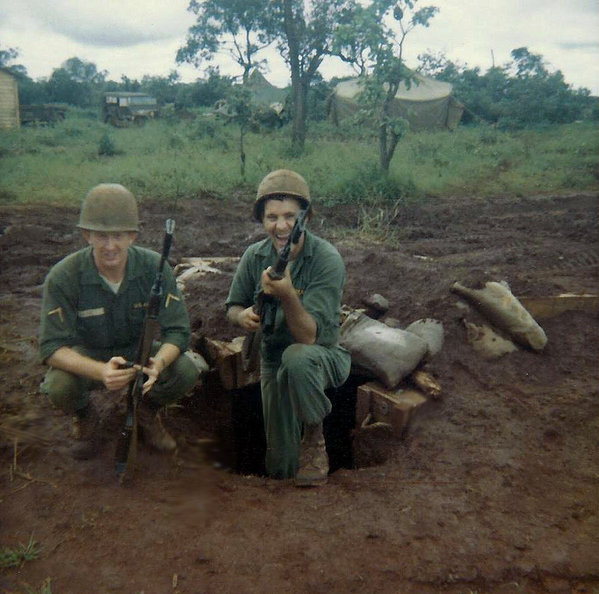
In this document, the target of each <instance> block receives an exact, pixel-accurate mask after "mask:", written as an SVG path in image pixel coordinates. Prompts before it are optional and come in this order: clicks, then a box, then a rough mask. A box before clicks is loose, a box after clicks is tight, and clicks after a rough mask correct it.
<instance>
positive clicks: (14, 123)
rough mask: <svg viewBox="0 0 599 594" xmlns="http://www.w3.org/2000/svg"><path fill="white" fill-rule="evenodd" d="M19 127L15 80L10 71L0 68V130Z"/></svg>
mask: <svg viewBox="0 0 599 594" xmlns="http://www.w3.org/2000/svg"><path fill="white" fill-rule="evenodd" d="M20 126H21V121H20V117H19V87H18V85H17V79H16V77H15V75H14V74H13V73H12V72H10V70H7V69H6V68H0V130H1V129H4V130H10V129H11V128H19V127H20Z"/></svg>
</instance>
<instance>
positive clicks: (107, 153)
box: [98, 132, 117, 157]
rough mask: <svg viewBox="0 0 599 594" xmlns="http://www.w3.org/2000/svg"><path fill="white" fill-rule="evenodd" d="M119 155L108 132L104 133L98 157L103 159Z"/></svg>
mask: <svg viewBox="0 0 599 594" xmlns="http://www.w3.org/2000/svg"><path fill="white" fill-rule="evenodd" d="M116 154H117V149H116V146H115V144H114V142H113V141H112V139H111V138H110V136H109V135H108V132H104V134H102V138H100V146H99V147H98V155H100V156H101V157H114V156H115V155H116Z"/></svg>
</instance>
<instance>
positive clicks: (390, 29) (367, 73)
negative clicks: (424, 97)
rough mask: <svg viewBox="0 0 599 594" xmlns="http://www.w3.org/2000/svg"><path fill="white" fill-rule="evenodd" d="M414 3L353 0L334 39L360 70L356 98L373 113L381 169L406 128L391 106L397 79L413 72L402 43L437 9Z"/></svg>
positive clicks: (409, 81)
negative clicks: (362, 2)
mask: <svg viewBox="0 0 599 594" xmlns="http://www.w3.org/2000/svg"><path fill="white" fill-rule="evenodd" d="M417 2H418V0H400V1H399V2H397V1H396V0H373V1H372V2H371V3H370V4H369V5H367V6H364V5H363V4H361V3H360V2H354V6H353V8H352V9H351V10H349V11H348V12H347V13H346V15H345V16H344V22H343V24H342V26H341V27H340V28H339V31H338V34H337V36H336V39H335V43H334V50H335V53H336V55H338V56H339V57H341V58H342V59H343V60H345V61H347V62H350V63H351V62H353V63H356V64H357V65H358V67H359V69H360V71H361V73H362V75H361V77H360V83H361V85H362V87H363V92H362V93H361V98H360V99H361V101H362V103H363V105H364V107H365V110H367V111H368V112H369V113H370V114H372V115H373V116H374V117H375V121H376V125H377V127H378V137H379V162H380V166H381V169H382V171H383V172H385V173H387V172H388V171H389V165H390V163H391V159H392V158H393V155H394V153H395V149H396V148H397V144H398V142H399V141H400V140H401V138H402V136H403V135H404V133H405V131H406V129H407V122H406V120H404V119H403V118H398V117H395V116H394V114H393V109H392V106H393V101H394V99H395V95H396V94H397V91H398V89H399V86H400V84H401V83H402V82H403V83H404V84H405V85H406V86H408V87H409V86H410V85H411V84H412V83H413V80H414V74H413V72H412V71H410V70H409V69H408V68H407V67H406V65H405V63H404V58H403V49H404V43H405V40H406V37H407V35H408V34H409V33H410V32H411V31H413V30H414V29H415V28H416V27H419V26H421V27H428V26H429V22H430V20H431V19H432V18H433V17H434V16H435V14H436V13H437V12H438V8H436V7H434V6H426V7H423V8H420V9H417V8H416V4H417ZM393 21H394V24H393V26H392V25H391V23H392V22H393Z"/></svg>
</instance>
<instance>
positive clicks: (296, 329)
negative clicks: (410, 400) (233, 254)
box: [226, 169, 351, 486]
mask: <svg viewBox="0 0 599 594" xmlns="http://www.w3.org/2000/svg"><path fill="white" fill-rule="evenodd" d="M309 204H310V191H309V188H308V185H307V183H306V181H305V180H304V178H303V177H301V176H300V175H299V174H297V173H295V172H293V171H289V170H286V169H280V170H277V171H273V172H271V173H270V174H268V175H267V176H266V177H265V178H264V179H263V180H262V182H261V184H260V186H259V187H258V192H257V198H256V202H255V204H254V211H253V214H254V218H255V219H256V220H257V221H259V222H261V223H262V225H263V226H264V230H265V231H266V233H267V235H268V237H267V238H266V239H264V240H262V241H259V242H257V243H255V244H253V245H251V246H250V247H249V248H248V249H247V250H246V251H245V253H244V254H243V256H242V258H241V261H240V263H239V266H238V268H237V270H236V272H235V276H234V278H233V282H232V284H231V288H230V291H229V295H228V298H227V301H226V306H227V317H228V319H229V320H230V321H232V322H234V323H236V324H238V325H239V326H241V327H242V328H244V329H245V330H248V331H250V332H251V331H256V330H257V329H258V327H259V325H260V318H259V316H258V315H257V314H256V313H255V312H254V310H253V308H252V306H253V304H254V302H255V300H256V297H257V295H258V293H259V292H260V291H261V290H263V291H264V293H265V294H267V295H271V296H273V297H275V298H276V299H277V300H278V310H277V314H276V318H275V328H274V331H273V332H272V333H271V334H268V335H264V336H263V338H262V342H261V347H260V377H261V389H262V408H263V413H264V427H265V432H266V444H267V452H266V470H267V472H268V474H269V475H270V476H272V477H274V478H281V479H285V478H295V483H296V485H298V486H317V485H321V484H323V483H325V482H326V480H327V475H328V470H329V464H328V457H327V453H326V447H325V440H324V436H323V426H322V422H323V419H324V418H325V417H326V416H327V415H328V414H329V413H330V412H331V402H330V400H329V399H328V398H327V396H326V394H325V390H326V389H327V388H330V387H337V386H340V385H341V384H343V383H344V382H345V380H346V379H347V377H348V375H349V372H350V365H351V360H350V355H349V353H348V352H347V351H346V350H344V349H343V348H342V347H340V346H339V344H338V340H339V324H340V314H341V297H342V291H343V286H344V283H345V266H344V264H343V260H342V259H341V256H340V255H339V252H338V251H337V250H336V249H335V248H334V247H333V246H332V245H331V244H330V243H328V242H327V241H325V240H324V239H321V238H319V237H317V236H315V235H313V234H312V233H311V232H309V231H308V230H306V231H304V233H303V234H302V236H301V238H300V240H299V242H298V243H297V244H295V245H294V246H293V248H292V251H291V257H290V264H289V266H288V267H287V269H286V272H285V276H284V278H283V279H281V280H273V279H272V278H271V277H270V276H269V275H268V273H267V271H268V269H269V267H271V266H272V265H273V264H274V263H275V261H276V259H277V255H278V254H279V252H280V251H281V250H282V249H283V247H284V246H285V244H286V242H287V239H288V237H289V236H290V233H291V231H292V229H293V226H294V223H295V220H296V218H297V216H298V214H299V212H300V209H304V208H306V207H307V206H308V205H309Z"/></svg>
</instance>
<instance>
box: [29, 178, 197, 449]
mask: <svg viewBox="0 0 599 594" xmlns="http://www.w3.org/2000/svg"><path fill="white" fill-rule="evenodd" d="M77 226H78V227H79V228H80V229H81V230H82V234H83V237H84V239H85V240H86V241H87V243H88V244H89V245H88V247H86V248H84V249H82V250H79V251H77V252H75V253H73V254H71V255H69V256H67V257H66V258H64V259H63V260H61V261H60V262H58V263H57V264H56V265H55V266H53V267H52V269H51V270H50V272H49V273H48V275H47V277H46V280H45V282H44V290H43V303H42V314H41V327H40V339H39V353H40V359H41V361H42V362H43V363H45V364H47V365H48V366H49V369H48V371H47V373H46V376H45V379H44V382H43V383H42V385H41V390H42V392H43V393H45V394H47V396H48V398H49V400H50V402H51V403H52V404H53V405H54V406H56V407H57V408H60V409H62V410H63V411H65V412H67V413H70V414H72V415H74V417H73V420H74V426H73V429H74V434H75V436H76V437H77V438H78V440H79V443H78V444H77V445H76V446H75V447H74V448H73V455H74V457H76V458H78V459H88V458H91V457H93V456H94V455H96V454H97V453H98V450H99V446H100V444H101V440H100V437H99V434H98V413H97V411H96V409H95V407H94V406H93V404H92V402H91V401H90V399H89V395H90V391H91V390H92V389H94V388H98V387H102V386H104V387H105V388H106V389H107V390H109V391H112V392H119V391H122V390H123V389H124V388H126V387H127V386H128V384H129V382H131V381H132V380H133V378H134V375H135V369H133V368H131V367H128V368H127V367H125V364H126V363H127V362H131V361H133V360H134V359H135V354H136V349H137V344H138V341H139V338H140V335H141V333H142V326H143V321H144V317H145V306H146V304H147V301H148V296H149V293H150V290H151V287H152V284H153V282H154V279H155V277H156V272H157V270H158V265H159V261H160V255H159V254H158V253H156V252H153V251H150V250H147V249H144V248H141V247H137V246H134V245H133V243H134V242H135V240H136V238H137V234H138V231H139V218H138V209H137V202H136V200H135V197H134V196H133V194H132V193H131V192H129V190H127V189H126V188H124V187H123V186H121V185H119V184H100V185H98V186H96V187H95V188H93V189H92V190H91V191H90V192H89V193H88V194H87V196H86V197H85V200H84V201H83V204H82V207H81V212H80V220H79V224H78V225H77ZM163 295H164V298H163V303H162V304H161V307H160V313H159V316H158V319H159V322H160V327H161V334H162V336H161V342H160V343H159V342H156V343H155V344H154V347H153V356H152V357H151V358H150V361H149V366H148V367H147V368H144V373H145V374H146V375H147V377H148V379H147V381H146V382H145V384H144V393H145V394H146V395H145V397H144V398H143V403H144V404H143V405H142V407H141V410H140V415H139V419H140V425H141V426H142V429H143V435H144V436H145V440H146V442H148V443H150V444H151V445H153V446H155V447H156V448H158V449H161V450H167V451H168V450H173V449H174V448H175V447H176V442H175V440H174V439H173V437H172V436H171V435H169V434H168V433H167V432H166V430H165V428H164V426H163V424H162V422H161V419H160V416H159V414H158V410H159V408H160V407H161V406H162V405H165V404H169V403H172V402H175V401H177V400H178V399H179V398H181V397H182V396H183V395H184V394H185V393H187V392H188V391H190V390H191V389H192V388H193V387H194V385H195V383H196V380H197V378H198V373H199V372H198V369H197V367H196V366H195V364H194V362H193V361H192V359H191V358H190V357H187V356H185V351H186V350H187V348H188V345H189V339H190V326H189V317H188V314H187V310H186V308H185V303H184V301H183V296H182V294H181V292H180V291H179V289H178V288H177V285H176V282H175V279H174V276H173V273H172V271H171V269H170V267H169V266H168V264H165V267H164V283H163Z"/></svg>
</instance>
